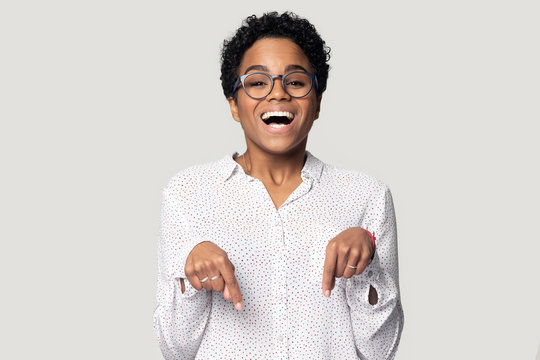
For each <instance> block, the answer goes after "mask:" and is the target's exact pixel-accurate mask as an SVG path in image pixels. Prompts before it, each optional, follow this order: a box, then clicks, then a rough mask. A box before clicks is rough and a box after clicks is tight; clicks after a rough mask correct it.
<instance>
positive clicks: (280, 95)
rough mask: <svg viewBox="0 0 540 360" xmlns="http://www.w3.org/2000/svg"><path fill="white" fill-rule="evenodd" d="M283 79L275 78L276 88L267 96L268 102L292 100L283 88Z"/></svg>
mask: <svg viewBox="0 0 540 360" xmlns="http://www.w3.org/2000/svg"><path fill="white" fill-rule="evenodd" d="M282 79H283V77H281V76H279V77H278V76H276V77H274V87H273V88H272V91H270V94H268V95H267V96H266V100H268V101H270V100H289V99H290V98H291V96H290V95H289V94H287V92H286V91H285V89H284V88H283V83H282Z"/></svg>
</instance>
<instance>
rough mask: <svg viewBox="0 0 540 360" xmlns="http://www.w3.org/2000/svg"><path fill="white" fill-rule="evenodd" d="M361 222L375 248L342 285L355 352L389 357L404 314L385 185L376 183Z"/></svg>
mask: <svg viewBox="0 0 540 360" xmlns="http://www.w3.org/2000/svg"><path fill="white" fill-rule="evenodd" d="M361 226H362V227H363V228H365V229H368V230H370V231H374V232H375V236H376V238H377V240H376V245H377V250H376V254H375V257H374V259H373V261H372V262H371V263H370V265H369V266H368V267H367V268H366V269H365V270H364V272H363V273H362V274H360V275H358V276H353V277H351V278H350V279H349V281H348V282H347V285H346V296H347V302H348V305H349V308H350V315H351V322H352V328H353V333H354V339H355V344H356V348H357V354H358V356H359V357H360V359H363V360H364V359H369V360H378V359H380V360H383V359H384V360H390V359H393V358H394V356H395V354H396V351H397V347H398V344H399V340H400V337H401V331H402V330H403V324H404V317H403V309H402V307H401V300H400V292H399V275H398V254H397V229H396V219H395V213H394V204H393V201H392V195H391V193H390V190H389V189H388V187H387V186H386V185H384V184H381V185H380V189H379V191H378V193H377V194H376V195H375V196H374V198H373V199H372V201H371V202H370V204H369V205H368V208H367V211H366V215H365V217H364V220H363V222H362V225H361ZM370 286H373V288H375V290H376V291H377V294H378V301H377V303H376V304H375V305H371V304H370V303H369V300H368V294H369V288H370Z"/></svg>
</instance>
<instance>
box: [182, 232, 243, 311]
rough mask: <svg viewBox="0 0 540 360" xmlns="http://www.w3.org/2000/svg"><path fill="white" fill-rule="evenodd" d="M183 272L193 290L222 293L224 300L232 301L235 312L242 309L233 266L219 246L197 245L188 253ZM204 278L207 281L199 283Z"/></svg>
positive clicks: (205, 242)
mask: <svg viewBox="0 0 540 360" xmlns="http://www.w3.org/2000/svg"><path fill="white" fill-rule="evenodd" d="M184 270H185V273H186V276H187V279H188V281H189V283H190V284H191V286H193V287H194V288H195V289H197V290H201V289H202V288H205V289H206V290H214V291H219V292H223V297H224V298H225V299H226V300H231V299H232V301H233V304H234V305H235V308H236V310H241V309H242V293H241V292H240V287H239V286H238V282H237V281H236V277H235V276H234V265H233V264H232V263H231V262H230V260H229V257H228V256H227V253H226V252H225V251H223V250H222V249H221V248H220V247H219V246H217V245H216V244H214V243H213V242H210V241H204V242H201V243H199V244H197V245H196V246H195V247H194V248H193V250H191V252H190V253H189V255H188V257H187V259H186V267H185V269H184ZM219 274H221V276H220V277H218V278H217V279H216V280H210V278H211V277H215V276H216V275H219ZM205 277H208V280H206V281H205V282H203V283H201V281H200V280H201V279H204V278H205ZM182 280H183V279H180V281H182Z"/></svg>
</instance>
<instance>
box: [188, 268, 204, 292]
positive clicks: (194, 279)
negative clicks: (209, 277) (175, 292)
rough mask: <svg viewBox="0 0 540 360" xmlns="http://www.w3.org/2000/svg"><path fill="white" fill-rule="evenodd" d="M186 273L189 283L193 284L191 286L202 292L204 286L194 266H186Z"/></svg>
mask: <svg viewBox="0 0 540 360" xmlns="http://www.w3.org/2000/svg"><path fill="white" fill-rule="evenodd" d="M185 272H186V277H187V279H188V281H189V283H190V284H191V286H193V287H194V288H195V289H197V290H201V289H202V288H203V286H202V284H201V282H200V280H199V277H198V276H197V273H196V272H195V269H194V268H193V265H192V264H191V263H189V264H186V267H185Z"/></svg>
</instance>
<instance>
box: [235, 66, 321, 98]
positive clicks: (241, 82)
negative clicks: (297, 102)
mask: <svg viewBox="0 0 540 360" xmlns="http://www.w3.org/2000/svg"><path fill="white" fill-rule="evenodd" d="M295 73H302V74H306V75H308V76H309V77H310V78H311V86H310V88H309V91H308V92H307V93H306V95H303V96H293V95H291V94H289V92H288V91H287V88H286V87H285V83H284V79H285V77H287V76H288V75H290V74H295ZM253 74H262V75H266V76H268V77H269V78H270V81H271V82H272V85H271V86H270V90H269V91H268V93H267V94H266V95H264V96H261V97H254V96H251V95H249V94H248V92H247V91H246V89H245V88H244V81H245V80H246V78H247V77H248V76H249V75H253ZM277 78H281V87H282V88H283V91H285V92H286V93H287V95H289V96H290V97H293V98H296V99H299V98H303V97H306V96H308V95H309V93H310V92H311V90H312V89H313V84H315V90H317V91H318V90H319V85H318V84H317V76H315V75H314V74H312V73H308V72H307V71H300V70H295V71H291V72H288V73H286V74H283V75H270V74H267V73H265V72H250V73H247V74H244V75H242V76H240V77H239V78H238V80H236V83H235V84H234V89H233V94H234V93H235V92H236V90H238V87H239V86H240V84H242V88H243V89H244V92H245V93H246V95H247V96H249V97H250V98H252V99H255V100H260V99H264V98H265V97H267V96H268V95H270V93H271V92H272V90H274V79H277Z"/></svg>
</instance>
